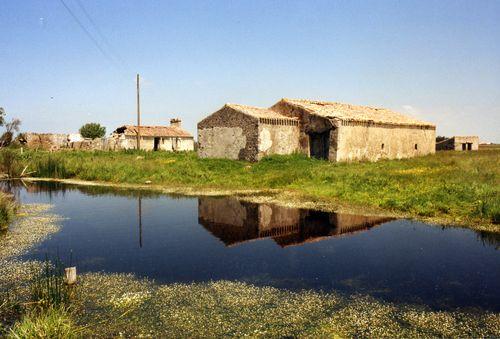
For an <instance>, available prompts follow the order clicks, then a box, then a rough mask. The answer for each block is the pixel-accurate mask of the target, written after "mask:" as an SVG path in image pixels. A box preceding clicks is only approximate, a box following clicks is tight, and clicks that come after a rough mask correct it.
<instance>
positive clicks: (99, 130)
mask: <svg viewBox="0 0 500 339" xmlns="http://www.w3.org/2000/svg"><path fill="white" fill-rule="evenodd" d="M80 134H81V135H82V137H84V138H90V139H95V138H102V137H103V136H104V135H105V134H106V127H104V126H101V124H98V123H96V122H89V123H87V124H85V125H83V126H82V127H80Z"/></svg>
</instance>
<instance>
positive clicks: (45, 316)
mask: <svg viewBox="0 0 500 339" xmlns="http://www.w3.org/2000/svg"><path fill="white" fill-rule="evenodd" d="M78 330H79V329H78V328H77V327H76V326H75V325H74V321H73V319H72V317H71V315H70V314H69V312H68V311H67V310H66V309H65V308H64V307H50V308H48V309H46V310H44V311H43V312H41V311H39V310H32V311H30V312H28V313H27V314H25V315H24V316H23V317H22V319H21V321H19V322H17V323H16V324H15V325H14V326H13V327H12V328H11V329H10V330H9V331H8V332H7V335H6V336H7V338H16V339H21V338H23V339H24V338H54V339H59V338H60V339H63V338H78V337H79V335H78Z"/></svg>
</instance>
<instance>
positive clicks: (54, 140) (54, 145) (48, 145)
mask: <svg viewBox="0 0 500 339" xmlns="http://www.w3.org/2000/svg"><path fill="white" fill-rule="evenodd" d="M24 140H25V141H26V143H25V145H26V147H28V148H32V149H41V150H46V151H55V150H58V149H61V148H66V147H68V145H69V134H56V133H24Z"/></svg>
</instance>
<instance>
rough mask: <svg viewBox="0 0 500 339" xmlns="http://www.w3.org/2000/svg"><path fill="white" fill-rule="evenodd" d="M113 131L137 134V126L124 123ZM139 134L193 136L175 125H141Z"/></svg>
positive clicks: (145, 135) (150, 135)
mask: <svg viewBox="0 0 500 339" xmlns="http://www.w3.org/2000/svg"><path fill="white" fill-rule="evenodd" d="M114 133H118V134H121V133H124V134H125V135H128V136H136V135H137V126H134V125H125V126H122V127H118V128H117V129H116V130H115V132H114ZM141 136H144V137H183V138H186V137H190V138H192V137H193V136H192V135H191V134H190V133H189V132H188V131H186V130H184V129H182V128H180V127H176V126H141Z"/></svg>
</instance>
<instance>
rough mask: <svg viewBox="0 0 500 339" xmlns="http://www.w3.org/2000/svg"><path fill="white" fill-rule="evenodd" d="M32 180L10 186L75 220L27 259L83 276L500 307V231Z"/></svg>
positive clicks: (25, 198) (27, 200)
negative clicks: (49, 260)
mask: <svg viewBox="0 0 500 339" xmlns="http://www.w3.org/2000/svg"><path fill="white" fill-rule="evenodd" d="M26 185H27V186H17V187H11V189H13V190H15V191H16V194H17V196H18V198H19V199H20V200H21V201H22V202H23V203H50V204H53V205H54V212H55V213H57V214H59V215H61V216H63V217H64V218H65V219H64V220H63V221H62V228H61V230H60V231H59V232H58V233H56V234H54V235H52V236H51V237H50V238H49V239H47V240H45V241H44V242H42V243H40V244H38V245H37V246H36V247H35V248H34V249H32V250H31V251H30V252H29V253H27V254H26V255H25V256H24V258H25V259H42V260H43V259H44V258H45V256H46V255H47V254H48V255H49V256H52V257H53V256H55V255H57V256H59V257H60V258H61V259H62V260H64V261H66V262H67V261H68V260H69V257H70V256H71V257H72V260H73V262H74V263H75V264H76V266H77V268H78V271H79V272H95V271H104V272H118V273H133V274H135V275H137V276H139V277H147V278H150V279H154V280H155V281H157V282H160V283H174V282H178V283H188V282H205V281H211V280H220V279H225V280H237V281H244V282H248V283H251V284H255V285H259V286H275V287H279V288H287V289H293V290H298V289H315V290H324V291H337V292H340V293H346V294H355V293H363V294H370V295H372V296H374V297H376V298H380V299H383V300H387V301H394V302H405V303H419V304H425V305H428V306H430V307H432V308H434V309H450V308H456V307H479V308H482V309H488V310H492V311H496V312H498V311H500V255H499V252H498V248H499V244H500V241H499V238H498V236H495V235H492V234H487V233H483V234H481V233H476V232H474V231H471V230H467V229H461V228H444V227H439V226H436V225H427V224H424V223H421V222H415V221H409V220H393V219H390V218H383V217H369V216H360V215H348V214H336V213H325V212H319V211H313V210H305V209H293V208H286V207H280V206H275V205H270V204H255V203H249V202H243V201H240V200H238V199H236V198H233V197H222V198H217V197H183V196H168V195H163V194H159V193H155V192H148V191H140V190H135V191H134V190H122V189H113V188H106V187H95V186H74V185H64V184H58V183H46V182H45V183H44V182H39V183H27V184H26Z"/></svg>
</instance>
